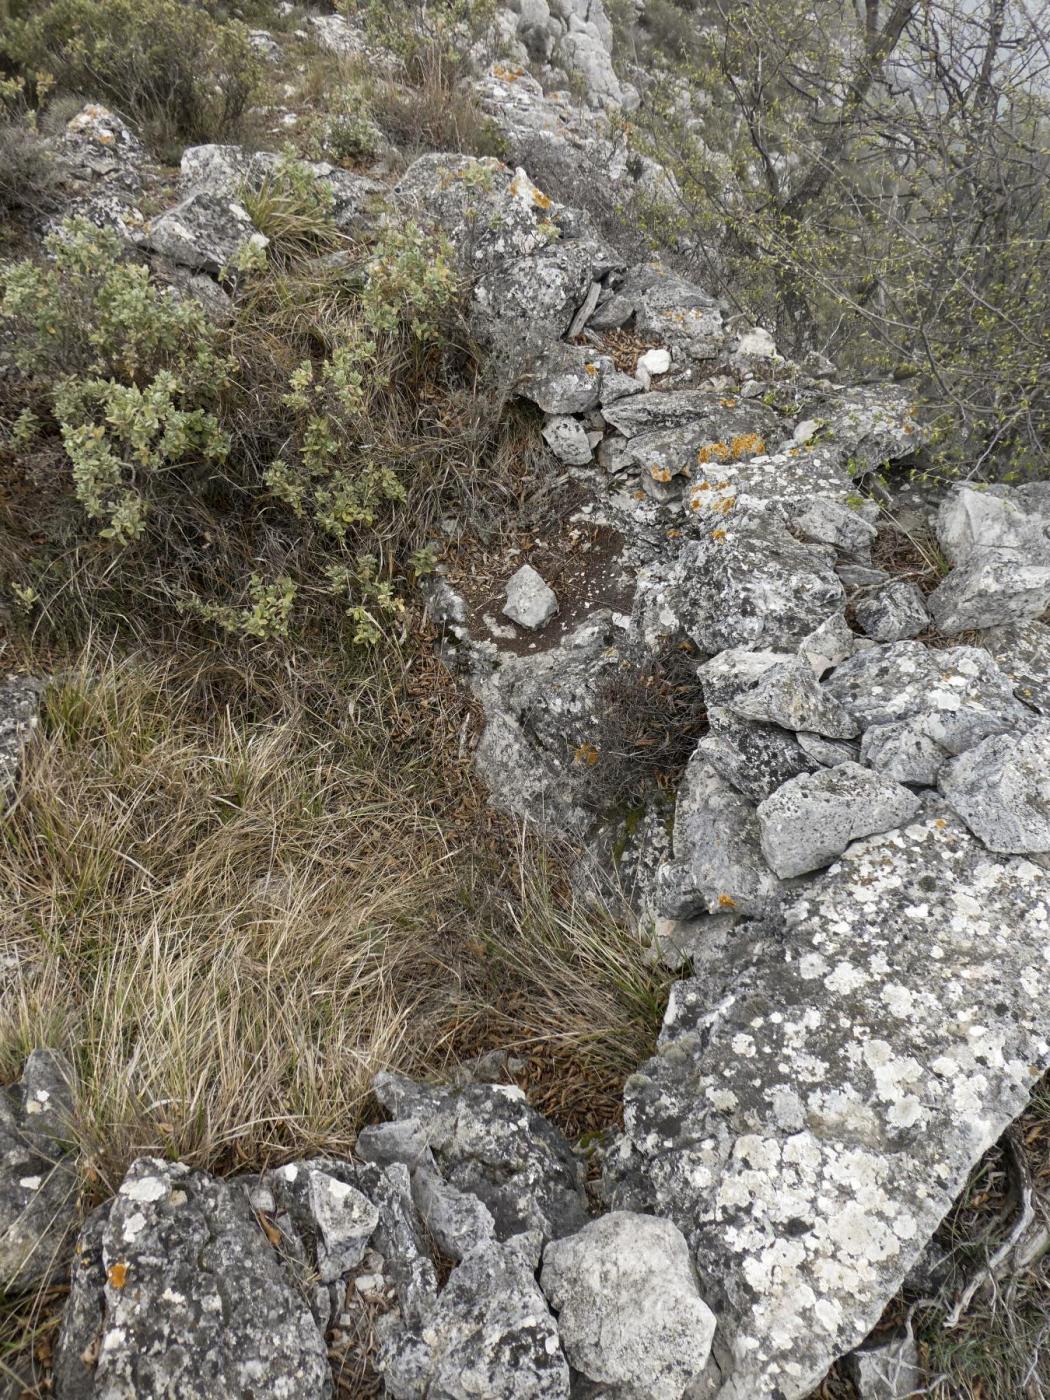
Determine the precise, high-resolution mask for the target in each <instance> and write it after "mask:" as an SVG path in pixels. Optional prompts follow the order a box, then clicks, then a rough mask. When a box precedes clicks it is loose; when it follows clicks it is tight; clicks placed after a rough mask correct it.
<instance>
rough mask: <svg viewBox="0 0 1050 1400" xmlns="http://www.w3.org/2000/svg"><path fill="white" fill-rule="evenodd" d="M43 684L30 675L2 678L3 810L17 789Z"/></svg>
mask: <svg viewBox="0 0 1050 1400" xmlns="http://www.w3.org/2000/svg"><path fill="white" fill-rule="evenodd" d="M42 691H43V685H42V684H41V682H40V681H37V680H34V679H33V678H32V677H30V676H14V675H8V676H6V677H3V678H2V679H0V808H3V807H4V806H5V805H6V803H7V800H8V798H9V797H10V796H11V795H12V793H13V792H14V790H15V784H16V783H17V781H18V770H19V766H20V764H21V761H22V750H23V749H24V748H25V745H26V742H27V741H28V739H29V736H30V735H31V734H32V732H33V729H34V727H35V725H36V721H37V712H38V710H39V709H40V696H41V692H42Z"/></svg>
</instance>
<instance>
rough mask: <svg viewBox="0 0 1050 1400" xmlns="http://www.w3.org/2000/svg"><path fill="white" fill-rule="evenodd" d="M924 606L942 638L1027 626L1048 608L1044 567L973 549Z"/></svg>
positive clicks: (1049, 568) (1048, 576) (1049, 580)
mask: <svg viewBox="0 0 1050 1400" xmlns="http://www.w3.org/2000/svg"><path fill="white" fill-rule="evenodd" d="M927 605H928V607H929V610H930V613H931V615H932V617H933V620H934V622H935V623H936V624H937V627H938V630H939V631H941V632H944V633H945V634H946V635H947V636H950V637H951V636H955V635H956V633H958V632H965V631H969V630H971V629H980V628H982V627H1002V626H1006V625H1009V624H1011V623H1018V622H1028V621H1030V620H1031V619H1032V618H1037V617H1040V616H1041V615H1042V614H1043V613H1044V612H1045V611H1046V610H1047V608H1050V563H1046V564H1043V563H1039V564H1030V563H1025V562H1023V561H1019V560H1017V559H1014V558H1010V557H1008V556H1005V555H1001V554H998V553H996V552H995V551H993V550H987V551H986V550H975V551H974V552H973V553H972V554H971V555H970V556H969V557H968V558H967V560H966V562H965V563H964V564H961V565H960V566H959V567H958V568H956V569H953V570H952V571H951V573H950V574H949V575H948V576H947V578H945V579H942V581H941V582H940V583H939V584H938V585H937V587H936V588H935V589H934V590H933V592H932V593H931V594H930V596H929V599H928V604H927Z"/></svg>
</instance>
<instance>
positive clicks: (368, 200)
mask: <svg viewBox="0 0 1050 1400" xmlns="http://www.w3.org/2000/svg"><path fill="white" fill-rule="evenodd" d="M285 163H286V158H285V157H283V156H280V155H277V154H275V153H274V152H273V151H248V150H245V148H244V147H243V146H217V145H207V146H188V147H187V148H186V150H184V151H183V153H182V160H181V162H180V169H179V184H180V186H181V187H182V190H183V192H184V193H186V194H192V193H194V192H195V191H201V192H203V193H205V194H210V195H214V196H216V197H218V198H221V199H227V200H234V201H236V200H238V199H240V197H241V193H242V191H243V189H244V187H245V185H249V186H255V187H258V186H261V185H262V184H263V183H264V182H265V181H266V180H267V179H273V178H274V176H275V175H278V174H279V173H280V171H281V170H282V169H283V167H284V165H285ZM296 169H297V170H300V171H307V172H309V174H310V175H312V176H313V178H314V179H315V180H316V181H317V184H318V187H319V192H320V193H321V194H322V195H323V196H324V197H325V198H327V199H328V200H329V201H330V210H331V218H332V222H333V223H334V224H335V226H336V227H337V228H340V229H342V230H344V231H351V230H353V229H357V228H359V227H361V226H362V225H364V224H365V223H366V222H367V221H368V219H369V217H370V216H372V215H373V213H374V211H376V210H377V209H378V208H380V207H381V205H382V202H383V201H384V199H385V197H386V193H387V191H386V186H385V185H382V184H380V182H379V181H378V180H372V179H370V178H369V177H368V176H367V175H357V174H355V173H354V172H353V171H351V170H342V169H340V168H339V166H337V165H329V164H328V162H327V161H297V162H296Z"/></svg>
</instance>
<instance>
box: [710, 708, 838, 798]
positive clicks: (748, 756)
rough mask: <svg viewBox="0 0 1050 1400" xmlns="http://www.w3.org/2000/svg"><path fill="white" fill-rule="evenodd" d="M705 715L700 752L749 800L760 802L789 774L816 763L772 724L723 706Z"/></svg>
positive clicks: (794, 775) (721, 775) (809, 767)
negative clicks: (742, 717) (743, 715)
mask: <svg viewBox="0 0 1050 1400" xmlns="http://www.w3.org/2000/svg"><path fill="white" fill-rule="evenodd" d="M707 719H708V723H709V725H710V732H709V733H708V734H706V735H705V736H704V738H703V739H701V740H700V743H699V745H698V748H699V750H700V752H701V753H702V754H703V755H704V756H705V757H706V758H707V760H708V762H709V763H710V764H711V767H712V768H714V770H715V771H716V772H717V773H718V774H719V776H720V777H722V778H724V779H725V781H726V782H727V783H729V784H730V786H731V787H734V788H736V790H737V792H740V793H743V795H744V796H745V797H748V798H750V799H751V801H752V802H761V801H762V799H763V798H765V797H768V796H769V795H770V794H771V793H773V792H776V790H777V788H778V787H781V786H783V784H784V783H786V782H787V781H788V779H789V778H794V777H797V776H798V774H799V773H809V772H811V771H812V769H813V768H814V766H815V764H814V763H813V762H812V761H811V760H810V759H809V757H808V756H807V755H806V753H805V752H804V750H803V749H802V746H801V744H800V743H799V741H798V739H797V738H796V737H795V736H794V735H793V734H789V733H787V731H786V730H783V729H780V728H779V727H778V726H777V725H775V724H756V723H755V722H754V721H752V720H746V719H741V718H740V717H739V716H738V715H735V714H734V713H733V712H732V711H731V710H729V709H726V708H725V707H724V706H715V707H713V708H712V709H709V710H708V712H707Z"/></svg>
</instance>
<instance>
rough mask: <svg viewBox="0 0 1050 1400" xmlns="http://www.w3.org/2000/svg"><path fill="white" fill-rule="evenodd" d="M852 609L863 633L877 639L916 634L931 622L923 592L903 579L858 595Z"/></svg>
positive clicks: (900, 638)
mask: <svg viewBox="0 0 1050 1400" xmlns="http://www.w3.org/2000/svg"><path fill="white" fill-rule="evenodd" d="M853 611H854V614H855V616H856V619H857V622H858V624H859V625H860V627H861V628H862V629H863V631H864V635H865V636H867V637H871V638H873V639H874V640H875V641H877V642H900V641H904V640H905V639H907V638H910V637H917V636H918V635H919V633H920V632H925V631H926V629H927V628H928V627H929V625H930V615H929V613H928V612H927V611H926V604H925V603H924V602H923V597H922V594H921V593H920V592H919V590H918V589H917V588H916V587H915V585H914V584H913V583H908V582H907V580H905V579H897V580H896V581H895V582H893V583H887V584H886V585H885V587H883V588H879V589H877V590H876V591H875V592H874V593H869V594H868V595H867V596H866V597H863V598H858V600H857V602H856V604H855V606H854V609H853Z"/></svg>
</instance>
